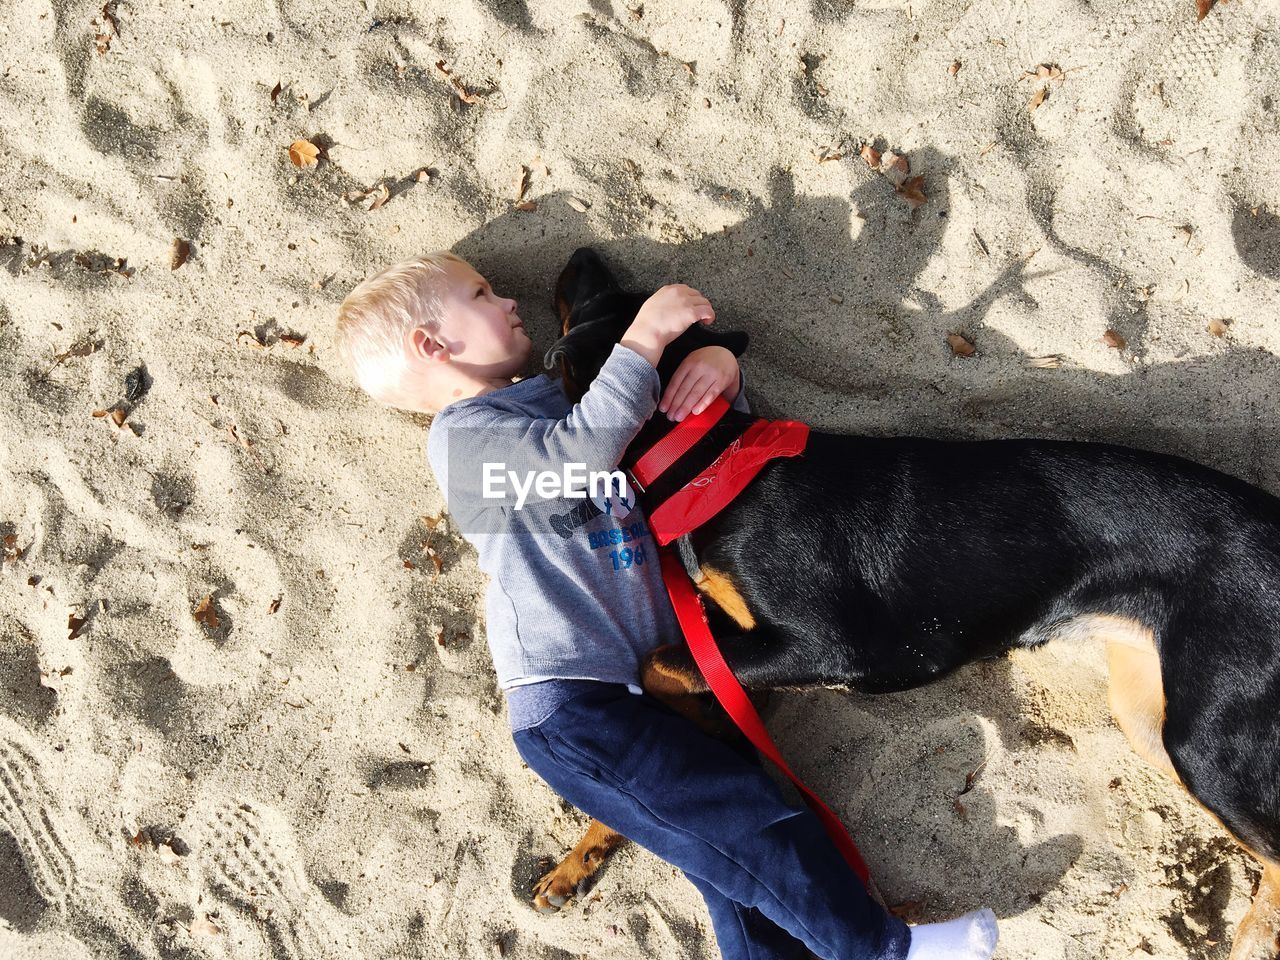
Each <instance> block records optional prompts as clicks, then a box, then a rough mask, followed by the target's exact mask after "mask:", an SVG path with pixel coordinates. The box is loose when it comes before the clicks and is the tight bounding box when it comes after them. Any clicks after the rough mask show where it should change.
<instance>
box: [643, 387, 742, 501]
mask: <svg viewBox="0 0 1280 960" xmlns="http://www.w3.org/2000/svg"><path fill="white" fill-rule="evenodd" d="M728 409H729V401H727V400H725V398H724V397H716V398H715V399H714V400H712V401H711V402H710V403H709V404H707V408H706V409H705V410H703V411H702V412H701V413H695V414H692V415H691V416H688V417H685V418H684V419H683V420H681V421H680V422H678V423H677V424H676V425H675V426H674V427H672V428H671V431H670V432H669V433H668V434H667V435H666V436H665V437H663V438H662V439H661V440H659V441H658V442H657V443H655V444H654V445H653V446H652V447H650V448H649V449H648V450H646V451H645V454H644V456H643V457H641V458H640V459H639V460H637V461H636V465H635V466H634V467H632V468H631V474H632V476H633V477H634V478H635V479H636V480H637V481H639V483H640V489H642V490H643V489H644V488H645V487H647V486H649V484H650V483H652V482H653V481H654V479H655V478H657V477H659V476H661V475H662V474H663V473H665V472H666V470H667V468H668V467H670V466H671V465H672V464H673V463H675V462H676V461H677V460H679V459H680V458H681V457H683V456H684V455H685V454H686V453H688V452H689V449H690V448H691V447H692V446H693V445H694V444H695V443H697V442H698V441H699V440H701V439H702V437H703V435H705V434H706V432H707V431H708V430H710V429H711V428H712V427H714V426H715V425H716V424H717V423H719V422H720V418H721V417H723V416H724V415H725V413H726V412H727V411H728Z"/></svg>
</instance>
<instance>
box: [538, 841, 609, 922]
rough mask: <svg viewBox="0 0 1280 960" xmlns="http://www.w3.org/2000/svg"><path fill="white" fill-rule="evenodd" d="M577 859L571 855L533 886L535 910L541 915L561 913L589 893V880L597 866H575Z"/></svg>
mask: <svg viewBox="0 0 1280 960" xmlns="http://www.w3.org/2000/svg"><path fill="white" fill-rule="evenodd" d="M575 859H576V858H575V857H574V856H573V855H572V854H571V855H570V856H568V857H565V858H564V859H563V860H561V861H560V863H559V864H558V865H557V866H556V868H555V869H554V870H550V871H548V872H547V873H545V874H543V876H542V879H541V880H539V881H538V882H537V883H535V884H534V885H533V908H534V909H535V910H537V911H538V912H539V913H559V912H560V911H561V910H563V909H564V908H565V907H567V906H569V904H570V903H571V902H572V901H573V900H574V899H575V898H580V897H582V896H583V894H585V893H586V892H587V880H588V879H590V877H591V874H592V873H594V872H595V868H596V866H598V862H597V863H596V864H591V865H590V866H587V865H581V864H580V865H578V866H577V867H575V865H574V864H573V863H572V862H571V861H573V860H575Z"/></svg>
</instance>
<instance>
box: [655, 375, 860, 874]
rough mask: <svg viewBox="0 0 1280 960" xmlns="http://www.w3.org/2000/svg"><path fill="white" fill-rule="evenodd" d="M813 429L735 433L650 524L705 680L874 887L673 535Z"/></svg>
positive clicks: (679, 431) (708, 413)
mask: <svg viewBox="0 0 1280 960" xmlns="http://www.w3.org/2000/svg"><path fill="white" fill-rule="evenodd" d="M728 409H729V404H728V403H727V402H726V401H725V400H724V398H722V397H717V398H716V399H715V400H714V401H712V403H711V404H710V405H709V406H708V407H707V409H705V410H704V411H702V413H700V414H695V415H693V416H690V417H686V418H685V419H684V420H681V421H680V422H679V423H677V424H676V425H675V427H673V428H672V429H671V432H670V433H668V434H667V435H666V436H665V437H663V438H662V439H661V440H659V441H658V442H657V443H656V444H654V446H653V447H652V448H650V449H649V450H648V451H646V452H645V454H644V455H643V456H642V457H641V458H640V459H639V460H638V461H636V464H635V466H634V467H633V468H632V469H631V475H632V478H633V480H635V481H636V482H637V486H638V487H639V489H640V490H642V491H643V490H644V489H645V488H646V487H648V486H650V485H651V484H652V483H653V481H654V480H655V479H657V478H658V477H659V476H660V475H661V474H662V473H663V472H664V471H665V470H667V469H668V468H669V467H671V466H672V465H673V464H674V463H675V462H676V461H677V460H679V459H680V458H681V457H682V456H684V455H685V454H686V453H687V452H688V451H689V450H690V449H692V447H693V445H694V444H695V443H697V442H698V440H699V439H701V438H702V437H703V436H704V435H705V434H706V433H707V431H708V430H710V429H711V428H712V427H713V426H714V425H715V424H717V423H718V422H719V421H720V418H721V417H723V416H724V414H725V411H727V410H728ZM808 439H809V428H808V426H807V425H805V424H803V423H797V422H796V421H794V420H776V421H769V420H756V421H755V422H754V423H753V424H752V425H751V426H750V427H749V428H747V431H746V433H744V434H743V435H742V436H741V437H739V438H737V439H736V440H734V441H733V442H732V443H731V444H730V445H729V446H728V447H727V448H726V449H725V450H724V452H722V453H721V454H720V455H719V456H718V457H717V458H716V459H715V460H714V461H713V462H712V463H711V464H710V466H708V467H707V468H706V469H705V470H703V471H702V472H701V473H699V474H698V475H697V476H696V477H694V479H692V480H690V481H689V482H688V483H687V484H685V485H684V486H683V487H681V488H680V489H679V490H677V491H676V492H675V493H674V494H672V495H671V496H670V497H668V498H667V500H665V501H664V502H663V503H662V504H660V505H659V506H657V507H656V508H654V510H653V511H652V512H651V513H650V514H649V529H650V532H651V533H652V534H653V536H654V538H655V539H656V540H657V541H658V543H659V544H660V545H661V546H662V550H661V561H662V579H663V582H664V583H665V584H666V587H667V593H668V594H670V596H671V605H672V606H673V607H674V608H675V611H676V619H677V620H678V621H679V622H680V629H681V630H682V631H683V632H684V636H685V641H686V642H687V643H688V645H689V651H690V652H691V653H692V654H693V659H694V661H695V662H696V663H697V664H698V669H699V670H701V671H702V675H703V677H704V678H706V681H707V685H708V686H710V687H711V692H712V693H714V694H715V697H716V699H717V700H719V701H720V705H721V706H723V707H724V708H725V710H726V711H727V712H728V713H729V716H731V717H732V718H733V721H734V723H736V724H737V725H738V727H739V729H741V730H742V732H743V733H744V734H746V736H747V739H749V740H750V741H751V742H752V744H754V745H755V748H756V749H757V750H759V751H760V752H761V753H763V754H764V755H765V756H766V757H768V758H769V759H770V760H772V761H773V762H774V763H776V764H777V765H778V767H779V768H780V769H781V770H782V772H783V773H785V774H786V775H787V776H788V777H790V778H791V782H792V783H794V784H795V785H796V787H797V788H798V789H799V791H800V793H801V795H802V796H803V797H804V799H805V802H806V803H807V804H808V805H809V807H810V808H811V809H812V810H813V812H814V813H815V814H817V816H818V818H819V819H820V820H821V821H822V824H823V826H824V827H826V830H827V833H828V834H830V836H831V839H832V840H833V841H834V842H835V845H836V847H837V848H838V849H839V850H840V853H841V854H842V855H843V856H844V858H845V860H846V861H847V862H848V864H849V866H850V867H852V868H853V871H854V873H856V874H857V875H858V877H859V879H861V880H862V882H863V884H864V885H866V886H868V887H870V879H871V876H870V871H869V870H868V869H867V864H866V861H865V860H863V859H862V855H861V854H860V853H859V852H858V848H857V847H856V846H855V845H854V842H853V840H852V838H851V837H850V836H849V833H848V831H847V830H845V828H844V825H843V824H841V823H840V818H839V817H837V816H836V815H835V814H834V813H832V812H831V810H830V808H829V807H827V805H826V804H825V803H823V802H822V800H820V799H819V798H818V795H817V794H815V793H814V792H813V791H812V790H810V789H809V788H808V787H806V786H805V785H804V783H803V782H802V781H801V780H800V778H799V777H797V776H796V775H795V774H794V773H792V772H791V768H790V767H788V766H787V764H786V761H785V760H783V759H782V755H781V754H780V753H779V752H778V748H777V746H776V745H775V744H774V742H773V738H772V737H770V736H769V731H768V730H767V729H765V726H764V723H763V722H762V721H761V720H760V715H759V714H758V713H757V712H756V709H755V707H753V706H752V705H751V701H750V700H749V699H748V698H747V694H746V692H745V691H744V690H743V689H742V685H741V684H740V683H738V678H737V677H735V676H734V675H733V671H732V670H730V669H729V665H728V664H727V663H725V660H724V657H723V656H722V655H721V653H720V648H719V647H717V646H716V641H715V638H714V637H712V636H711V627H710V625H709V624H708V623H707V615H706V611H705V610H703V607H702V598H701V597H700V596H699V595H698V592H697V591H696V590H695V589H694V588H693V583H692V581H691V580H690V579H689V575H688V573H687V572H686V571H685V568H684V566H683V564H682V563H681V561H680V558H679V556H678V555H677V553H676V551H675V550H674V549H672V548H671V547H670V546H668V544H669V543H671V541H672V540H675V539H676V538H678V537H680V536H682V535H684V534H686V533H688V532H690V531H691V530H694V529H696V528H697V527H699V526H701V525H702V524H703V523H706V522H707V521H708V520H710V519H711V518H712V517H713V516H715V515H716V514H717V513H719V512H720V511H721V510H722V509H724V508H725V507H726V506H727V505H728V504H729V503H730V502H732V500H733V498H734V497H735V496H737V495H738V493H739V492H741V491H742V489H743V488H744V487H745V486H746V485H747V484H748V483H749V482H751V480H752V478H753V477H755V475H756V474H758V473H759V472H760V470H761V469H762V468H763V467H764V465H765V464H766V463H768V462H769V461H770V460H772V459H774V458H775V457H794V456H796V455H798V454H800V453H803V452H804V448H805V444H806V443H807V442H808Z"/></svg>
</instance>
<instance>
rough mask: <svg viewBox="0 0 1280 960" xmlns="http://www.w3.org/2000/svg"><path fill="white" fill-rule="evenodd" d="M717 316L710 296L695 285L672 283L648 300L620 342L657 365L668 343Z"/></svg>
mask: <svg viewBox="0 0 1280 960" xmlns="http://www.w3.org/2000/svg"><path fill="white" fill-rule="evenodd" d="M715 318H716V312H715V310H713V309H712V308H711V301H710V300H708V299H707V298H706V297H704V296H703V295H702V294H701V293H699V292H698V291H697V290H695V289H693V287H690V286H687V285H685V284H683V283H671V284H668V285H667V286H665V287H662V288H661V289H659V290H658V292H657V293H655V294H654V295H653V296H651V297H650V298H649V299H648V300H646V301H645V302H644V305H643V306H642V307H641V308H640V311H639V312H638V313H637V314H636V318H635V320H633V321H632V322H631V326H629V327H628V328H627V332H626V333H624V334H623V335H622V339H621V340H620V341H619V342H620V343H621V344H622V345H623V346H624V347H627V348H628V349H631V350H634V351H635V352H636V353H638V354H640V356H642V357H644V358H645V359H646V360H648V361H649V363H650V365H652V366H654V367H656V366H657V365H658V361H659V360H661V359H662V351H663V350H665V349H666V346H667V344H669V343H670V342H671V341H672V340H674V339H675V338H676V337H678V336H680V334H682V333H684V332H685V330H687V329H688V328H689V327H691V326H693V324H695V323H710V322H711V321H712V320H714V319H715Z"/></svg>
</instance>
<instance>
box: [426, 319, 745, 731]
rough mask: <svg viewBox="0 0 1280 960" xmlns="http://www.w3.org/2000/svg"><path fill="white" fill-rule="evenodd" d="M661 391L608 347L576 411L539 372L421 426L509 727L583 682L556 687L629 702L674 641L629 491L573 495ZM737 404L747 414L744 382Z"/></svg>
mask: <svg viewBox="0 0 1280 960" xmlns="http://www.w3.org/2000/svg"><path fill="white" fill-rule="evenodd" d="M659 391H660V383H659V379H658V372H657V371H656V370H655V369H654V368H653V367H651V366H650V365H649V363H648V362H647V361H646V360H645V359H644V358H643V357H641V356H640V355H639V354H637V353H635V352H634V351H632V350H630V349H628V348H627V347H624V346H622V345H621V344H618V345H616V346H615V347H614V348H613V351H612V352H611V353H610V355H609V357H608V359H607V360H606V361H605V364H604V366H603V367H602V368H601V370H600V373H599V375H598V376H597V377H596V379H595V380H594V381H593V382H592V384H591V387H590V389H588V390H587V392H586V393H585V394H584V395H583V397H582V399H581V400H580V401H579V402H578V403H577V404H572V403H570V402H569V399H568V397H566V396H565V393H564V390H563V388H562V386H561V384H560V382H559V381H558V380H553V379H551V378H550V377H548V376H545V375H542V376H537V377H531V378H529V379H527V380H522V381H520V382H518V383H514V384H512V385H511V386H509V387H503V388H501V389H499V390H495V391H492V392H490V393H487V394H484V395H482V396H479V397H469V398H467V399H464V400H459V401H458V402H456V403H451V404H449V405H448V406H447V407H445V408H444V409H443V410H441V411H440V412H439V413H438V414H437V415H436V417H435V419H434V420H433V421H432V423H431V429H430V431H429V433H428V436H427V459H428V461H429V463H430V465H431V468H432V470H433V471H434V472H435V475H436V479H437V480H438V482H439V484H440V487H441V490H442V491H443V492H444V494H445V497H446V503H447V505H448V510H449V513H450V514H451V516H452V518H453V521H454V523H455V525H456V526H457V527H458V529H459V532H461V533H462V535H463V536H464V537H466V539H467V540H468V541H470V542H471V543H472V545H473V546H475V548H476V551H477V553H478V554H479V566H480V569H481V570H482V571H484V572H485V573H486V574H488V576H489V587H488V591H487V593H486V596H485V608H486V620H487V624H486V631H487V637H488V643H489V650H490V653H491V655H492V657H493V665H494V668H495V670H496V672H497V676H498V685H499V687H501V688H502V689H503V690H504V691H506V693H507V699H508V708H509V711H510V714H511V722H512V727H513V728H515V729H519V728H520V727H521V726H529V725H532V724H533V723H535V722H538V721H540V720H542V719H544V718H545V717H546V716H547V715H549V714H550V712H551V710H552V709H554V707H555V706H558V705H559V703H560V702H562V700H563V699H567V697H568V696H569V695H571V694H572V693H573V692H575V691H576V690H577V689H581V686H582V685H581V684H575V683H569V684H565V683H559V682H557V681H561V680H565V679H571V678H572V679H577V680H590V681H596V682H600V681H603V682H606V683H618V684H626V685H627V686H628V688H629V689H631V690H632V692H634V693H639V692H640V687H639V682H640V662H641V660H642V659H643V658H644V656H645V654H647V653H648V652H649V651H650V650H652V649H654V648H655V647H658V646H661V645H663V644H666V643H673V642H675V641H677V640H679V639H680V632H679V626H678V624H677V623H676V619H675V612H674V611H673V610H672V608H671V601H670V599H669V598H668V596H667V592H666V588H665V587H664V586H663V583H662V574H661V570H660V566H659V563H658V553H657V551H658V546H657V544H656V543H655V542H654V540H653V537H652V536H651V534H650V533H649V528H648V521H647V519H646V518H645V516H644V514H643V512H642V511H641V509H640V507H639V506H638V504H637V503H636V502H635V491H634V490H626V491H625V494H626V495H625V496H623V495H621V494H623V493H624V491H622V490H620V489H618V488H617V487H614V488H612V489H610V488H608V487H605V486H604V485H603V484H599V485H597V487H596V488H595V490H594V491H593V490H590V489H588V490H586V491H585V492H586V494H587V496H585V497H574V496H571V495H570V493H571V492H573V491H575V490H577V489H580V488H581V487H583V483H582V480H583V477H584V476H585V474H587V473H588V472H591V471H599V472H605V471H613V470H616V469H617V465H618V463H619V462H620V461H621V459H622V455H623V453H624V452H625V451H626V448H627V446H628V445H629V444H630V442H631V441H632V440H633V439H634V438H635V435H636V434H637V433H638V432H639V430H640V428H641V426H642V425H643V424H644V422H645V421H646V420H647V419H649V417H650V416H651V415H652V414H653V412H654V411H655V410H656V408H657V405H658V399H659ZM734 406H735V407H736V408H737V409H740V410H745V409H746V402H745V399H744V396H743V391H742V389H741V385H740V386H739V391H738V397H737V399H736V400H735V401H734ZM566 464H576V465H580V466H581V469H577V472H576V474H575V473H573V472H569V473H566V471H565V465H566ZM557 480H558V481H559V483H558V484H557V483H556V482H555V481H557ZM566 481H567V482H566ZM539 484H542V485H541V486H539ZM592 493H594V494H595V495H594V496H592V495H591V494H592Z"/></svg>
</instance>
